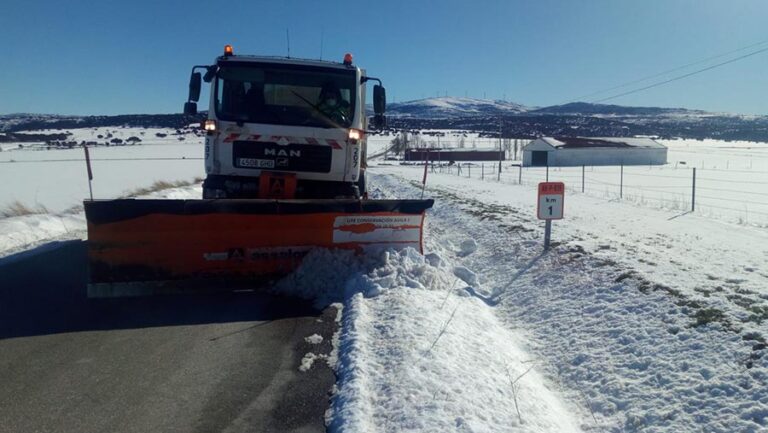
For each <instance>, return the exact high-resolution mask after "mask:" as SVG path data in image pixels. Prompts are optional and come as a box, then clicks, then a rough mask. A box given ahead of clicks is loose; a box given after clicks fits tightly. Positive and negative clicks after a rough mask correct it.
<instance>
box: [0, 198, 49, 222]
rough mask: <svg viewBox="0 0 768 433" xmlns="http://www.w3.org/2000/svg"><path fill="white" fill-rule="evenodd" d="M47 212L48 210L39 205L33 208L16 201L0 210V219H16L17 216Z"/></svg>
mask: <svg viewBox="0 0 768 433" xmlns="http://www.w3.org/2000/svg"><path fill="white" fill-rule="evenodd" d="M48 212H49V211H48V208H46V207H45V206H43V205H41V204H38V205H36V206H35V207H30V206H27V205H25V204H24V203H22V202H20V201H18V200H16V201H13V202H11V203H10V204H8V205H6V206H5V207H4V208H2V209H1V210H0V217H2V218H10V217H18V216H24V215H37V214H45V213H48Z"/></svg>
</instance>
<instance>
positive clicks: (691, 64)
mask: <svg viewBox="0 0 768 433" xmlns="http://www.w3.org/2000/svg"><path fill="white" fill-rule="evenodd" d="M767 42H768V39H766V40H764V41H761V42H757V43H754V44H751V45H747V46H744V47H741V48H737V49H735V50H731V51H728V52H725V53H722V54H717V55H715V56H711V57H707V58H705V59H701V60H697V61H695V62H691V63H686V64H685V65H682V66H677V67H674V68H672V69H667V70H665V71H663V72H659V73H656V74H653V75H648V76H646V77H643V78H638V79H636V80H632V81H628V82H626V83H624V84H619V85H617V86H613V87H610V88H608V89H603V90H598V91H597V92H592V93H590V94H587V95H582V96H579V97H577V98H574V99H572V100H571V102H577V101H579V100H582V99H585V98H589V97H592V96H595V95H599V94H601V93H606V92H610V91H611V90H616V89H621V88H622V87H627V86H631V85H632V84H637V83H642V82H643V81H648V80H650V79H652V78H656V77H660V76H662V75H667V74H669V73H671V72H677V71H679V70H681V69H686V68H689V67H691V66H695V65H699V64H702V63H706V62H708V61H710V60H715V59H719V58H721V57H725V56H727V55H729V54H733V53H738V52H739V51H744V50H747V49H749V48H753V47H756V46H758V45H763V44H765V43H767Z"/></svg>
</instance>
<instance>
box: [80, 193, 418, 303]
mask: <svg viewBox="0 0 768 433" xmlns="http://www.w3.org/2000/svg"><path fill="white" fill-rule="evenodd" d="M432 205H433V200H362V201H359V200H237V199H227V200H133V199H128V200H105V201H86V202H85V203H84V206H85V215H86V219H87V221H88V261H89V267H90V270H89V272H90V282H89V284H88V295H89V296H91V297H111V296H137V295H145V294H156V293H173V292H196V291H211V290H232V289H244V288H248V289H252V288H258V287H259V286H263V285H264V284H266V283H268V282H269V281H271V280H274V279H276V278H279V277H281V276H284V275H286V274H288V273H290V272H291V271H292V270H294V269H295V268H296V267H297V266H298V265H299V264H300V263H301V259H302V258H303V257H304V256H305V255H306V254H307V253H308V252H309V251H310V250H312V249H313V248H330V249H336V248H341V249H354V250H357V251H362V249H363V248H364V247H366V246H383V247H393V248H397V249H402V248H406V247H412V248H416V249H417V250H419V251H421V247H422V227H423V223H424V212H425V211H426V209H428V208H430V207H432Z"/></svg>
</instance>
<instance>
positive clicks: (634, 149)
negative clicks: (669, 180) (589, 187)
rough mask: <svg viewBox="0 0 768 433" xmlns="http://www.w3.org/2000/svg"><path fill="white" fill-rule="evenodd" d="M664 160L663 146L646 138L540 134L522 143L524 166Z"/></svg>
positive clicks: (635, 163) (567, 165)
mask: <svg viewBox="0 0 768 433" xmlns="http://www.w3.org/2000/svg"><path fill="white" fill-rule="evenodd" d="M666 163H667V148H666V146H664V145H662V144H659V143H658V142H656V141H655V140H652V139H650V138H633V137H541V138H538V139H536V140H533V141H531V142H530V143H528V144H527V145H526V146H525V147H523V166H524V167H546V166H549V167H574V166H581V165H664V164H666Z"/></svg>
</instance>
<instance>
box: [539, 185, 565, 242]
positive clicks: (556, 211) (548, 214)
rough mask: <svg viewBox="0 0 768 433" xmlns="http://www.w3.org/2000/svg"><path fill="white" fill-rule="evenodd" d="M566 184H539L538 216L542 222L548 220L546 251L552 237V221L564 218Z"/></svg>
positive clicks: (546, 225) (545, 236) (545, 227)
mask: <svg viewBox="0 0 768 433" xmlns="http://www.w3.org/2000/svg"><path fill="white" fill-rule="evenodd" d="M564 197H565V184H564V183H562V182H542V183H540V184H539V203H538V207H537V209H536V215H537V216H538V217H539V219H540V220H546V224H545V225H544V249H545V250H548V249H549V239H550V237H551V235H552V220H559V219H562V218H563V198H564Z"/></svg>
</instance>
